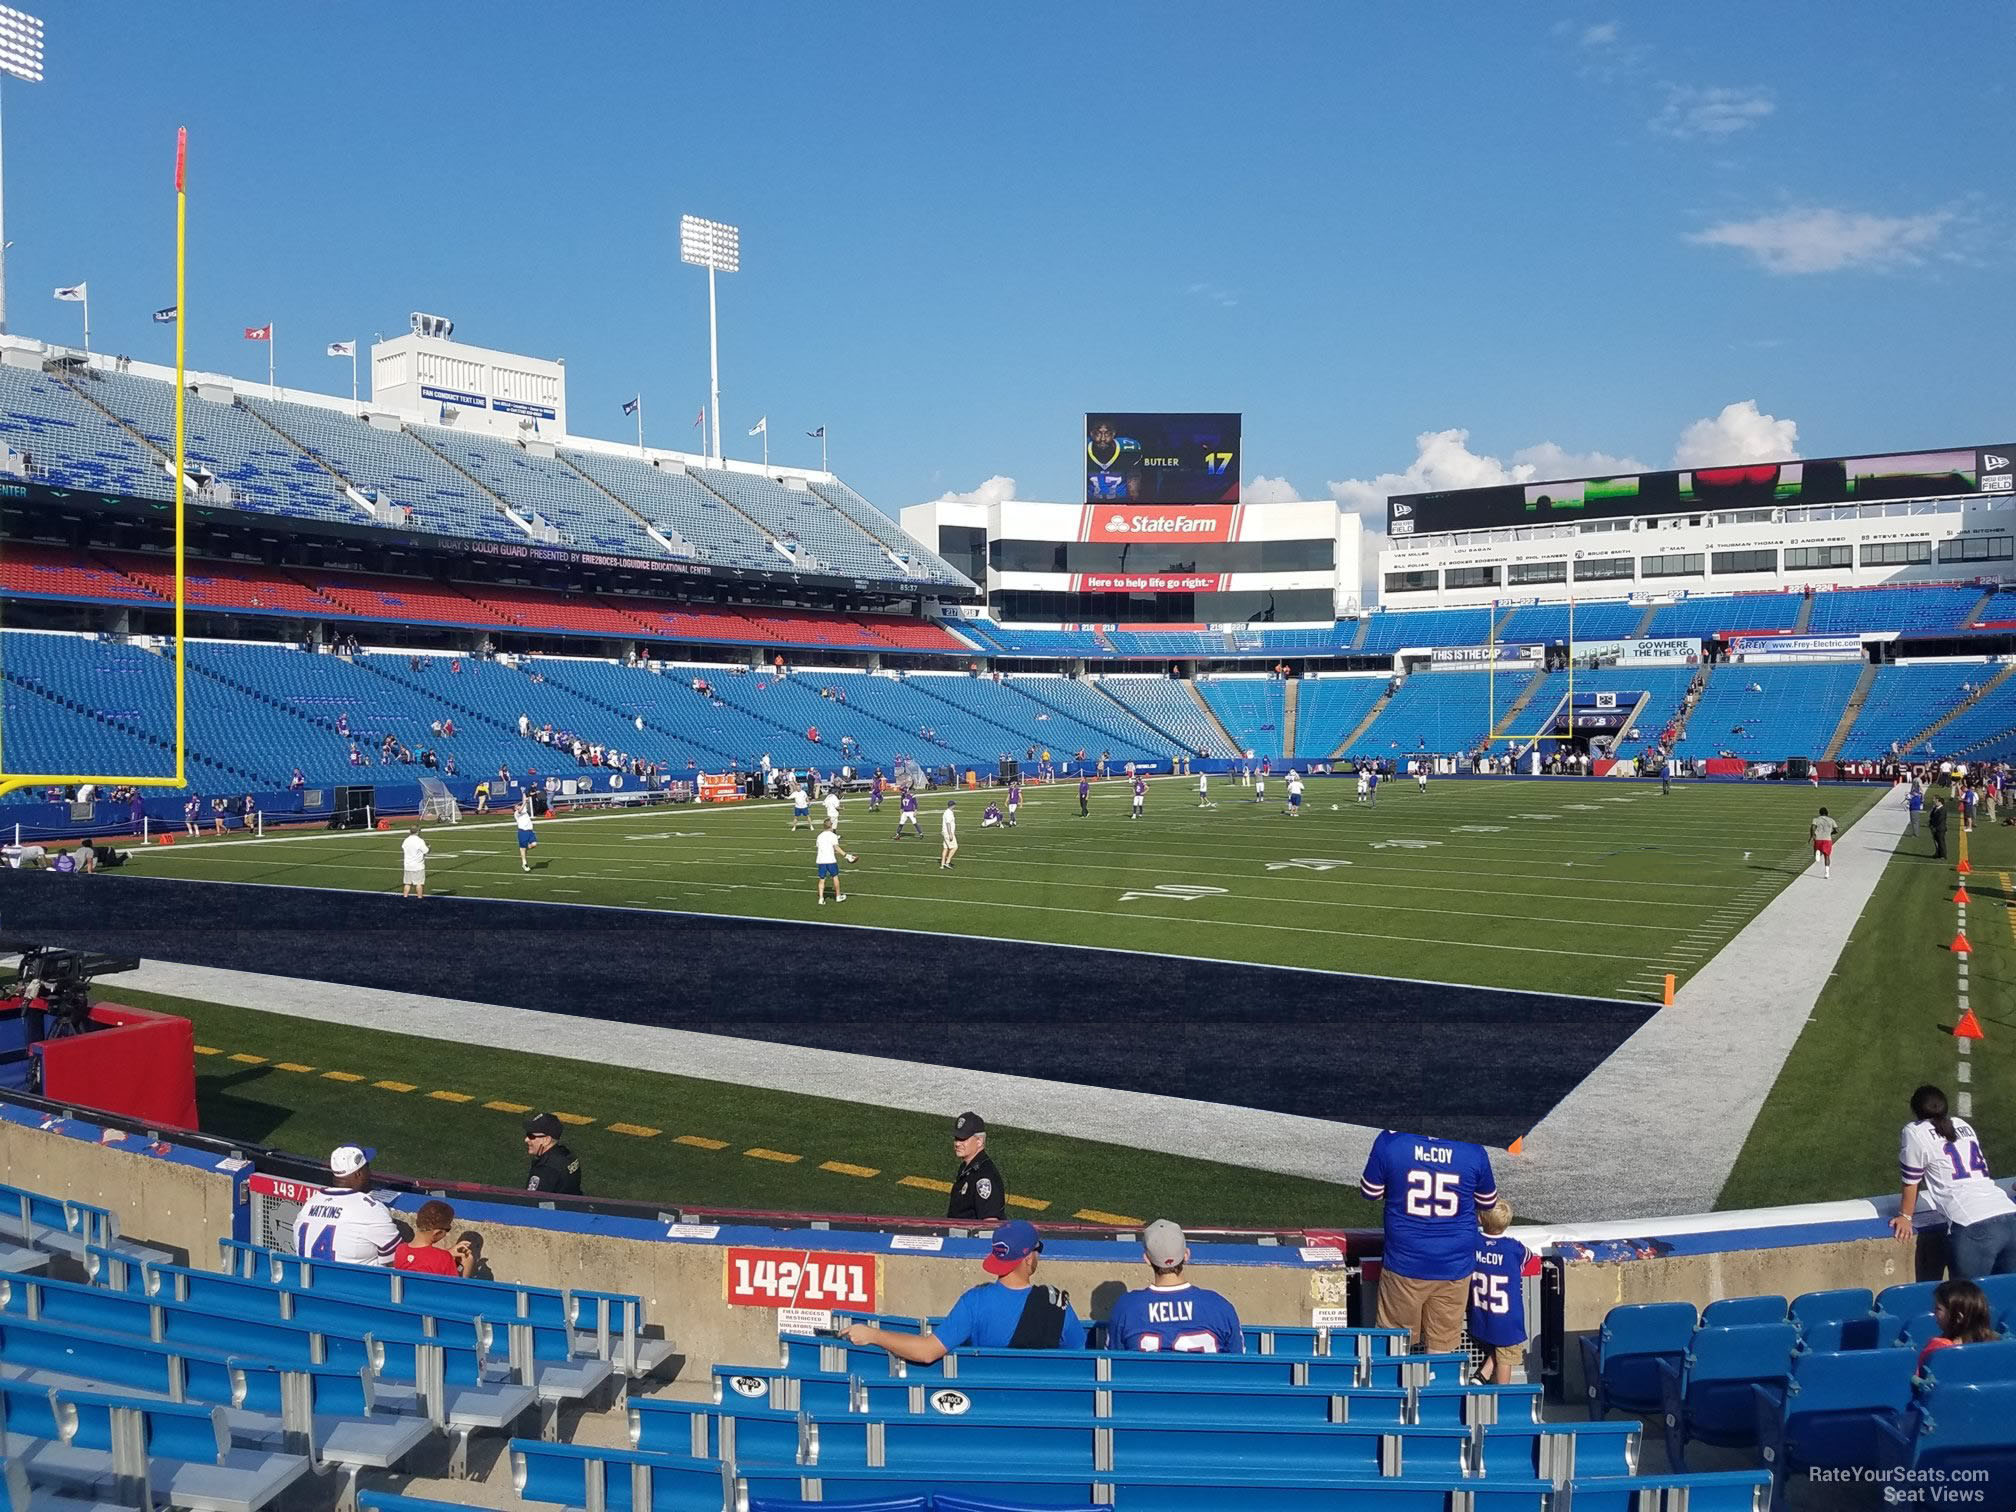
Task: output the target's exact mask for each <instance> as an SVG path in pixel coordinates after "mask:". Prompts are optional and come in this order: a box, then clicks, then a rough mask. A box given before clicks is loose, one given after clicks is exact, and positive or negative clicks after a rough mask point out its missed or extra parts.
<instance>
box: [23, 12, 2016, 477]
mask: <svg viewBox="0 0 2016 1512" xmlns="http://www.w3.org/2000/svg"><path fill="white" fill-rule="evenodd" d="M44 14H45V16H46V19H47V21H48V45H49V54H50V58H49V73H48V80H47V82H45V83H43V84H41V85H36V86H27V85H18V84H13V83H9V84H8V85H7V86H6V90H5V110H6V124H5V130H6V190H7V211H8V215H7V235H8V236H9V237H10V238H11V239H12V241H13V243H14V245H13V249H12V251H11V252H10V254H9V261H8V283H9V305H10V309H9V316H10V326H11V328H12V329H14V330H16V331H21V332H25V333H27V334H34V335H46V336H50V337H53V338H57V339H63V340H74V339H75V338H76V335H77V326H76V317H77V308H76V306H74V305H62V304H57V303H54V302H52V301H51V300H50V299H49V297H48V294H49V290H50V289H52V288H53V287H55V286H56V285H58V284H68V283H72V282H75V281H78V280H89V282H90V285H91V291H92V317H93V345H94V346H95V347H97V348H99V349H101V350H106V351H123V352H128V353H131V354H133V355H135V356H141V357H149V358H157V359H165V358H166V356H167V354H168V351H169V336H168V332H167V328H166V327H162V326H156V325H153V324H152V323H150V321H149V318H148V317H149V315H150V313H151V312H152V311H153V310H154V309H156V308H157V307H159V306H161V305H165V304H167V303H169V302H170V299H171V297H172V287H171V278H172V254H173V234H172V211H173V200H172V193H171V189H170V165H171V156H172V143H173V135H174V129H175V127H176V126H178V125H184V124H186V125H187V126H188V127H189V128H190V132H191V142H192V147H191V154H192V170H191V171H192V197H191V226H192V231H191V246H192V259H193V261H192V276H191V284H190V292H189V300H188V304H189V336H190V360H191V362H192V364H195V365H200V366H204V367H210V368H221V369H225V370H228V371H234V372H240V373H244V374H247V375H257V376H259V377H262V378H263V376H264V374H263V368H264V366H265V353H264V351H263V349H261V348H258V347H255V346H252V345H251V344H248V343H246V342H245V341H244V340H243V339H242V335H241V332H242V329H243V327H245V326H246V325H251V324H259V323H263V322H265V321H267V320H269V319H270V320H272V321H274V322H275V324H276V327H277V333H278V341H279V346H278V359H279V364H280V377H281V381H282V382H283V383H286V384H290V385H297V386H304V387H320V388H323V389H326V390H329V391H331V392H337V391H347V384H348V382H349V370H348V366H347V364H345V363H341V362H338V361H332V360H330V359H327V358H325V357H323V356H322V355H321V352H322V349H323V347H324V345H325V344H326V343H327V342H328V341H330V340H335V339H341V338H346V337H352V336H354V337H358V338H360V339H362V340H364V341H368V340H369V339H370V338H371V336H372V334H373V333H374V332H385V333H388V334H389V333H392V332H396V331H399V330H402V329H403V328H404V326H405V319H406V314H407V312H408V311H409V310H413V309H423V310H430V311H437V312H440V313H444V314H448V315H450V316H452V317H453V318H454V319H455V320H456V321H457V323H458V335H459V336H461V337H463V338H465V339H468V340H470V341H472V342H478V343H481V344H484V345H492V346H498V347H502V348H506V349H509V350H517V351H524V352H529V353H535V354H540V355H548V356H559V357H564V358H566V360H567V364H568V371H569V385H568V387H569V403H570V407H571V416H572V420H573V424H574V428H575V429H576V430H577V431H582V432H585V433H589V434H601V435H606V436H612V437H622V436H627V435H628V434H629V433H630V427H629V422H627V421H626V420H624V418H623V417H622V415H621V414H620V412H619V407H620V405H621V404H622V402H623V401H624V400H626V399H628V398H629V397H630V395H631V394H632V392H634V391H638V390H641V391H642V393H643V394H644V398H645V405H646V414H647V418H648V420H649V422H650V423H649V437H648V439H650V440H652V441H653V442H655V443H657V444H661V445H667V446H684V445H689V444H691V443H692V441H693V439H694V438H695V437H697V435H698V432H696V431H694V430H692V429H691V428H690V427H691V422H692V419H693V416H694V414H695V411H696V410H697V409H698V407H699V406H700V405H701V404H702V403H703V402H704V400H705V393H706V384H707V353H706V290H705V280H704V278H703V277H702V276H701V275H700V274H699V273H698V272H697V271H695V270H691V269H687V268H684V267H682V266H681V265H680V264H679V262H678V248H677V225H678V217H679V215H680V213H681V212H691V213H696V214H701V215H707V216H711V217H714V218H718V219H722V220H730V221H735V222H737V223H739V224H740V225H741V226H742V228H743V248H744V251H743V271H742V272H741V273H739V274H736V275H733V276H731V277H727V278H724V279H723V281H722V286H721V288H722V361H723V376H722V386H723V405H722V409H723V420H724V427H723V429H724V436H725V437H729V438H732V441H730V450H731V451H734V450H737V449H739V450H740V451H741V452H742V453H743V454H744V455H750V456H753V455H755V454H756V447H757V445H758V443H757V442H755V441H753V440H749V439H747V438H746V437H745V436H744V432H745V431H746V429H747V428H748V426H749V425H750V424H752V423H753V422H754V421H755V419H756V417H757V416H758V415H761V414H766V413H767V414H768V415H769V417H770V420H771V428H772V433H773V442H774V445H773V453H772V454H773V457H774V458H775V459H777V460H780V461H787V462H797V463H816V462H817V460H818V444H817V443H816V442H813V441H808V440H805V439H804V437H803V432H805V431H807V430H810V429H812V428H813V427H815V426H818V425H821V424H824V425H827V426H829V427H830V428H831V433H832V438H833V462H834V466H835V468H836V470H838V471H839V472H840V473H841V474H842V475H843V476H844V477H846V478H848V479H849V480H850V481H851V482H853V483H854V484H855V485H856V486H857V487H859V488H861V489H862V490H863V491H864V492H865V493H866V494H867V495H868V496H869V497H870V498H872V499H874V500H875V501H876V502H877V503H879V504H881V505H882V506H883V507H884V508H886V509H889V510H891V511H892V512H893V511H894V510H896V509H899V508H901V507H902V506H903V505H905V504H908V503H912V502H915V501H917V500H919V499H925V498H930V497H935V496H937V495H938V494H940V493H941V492H945V491H948V490H971V489H974V488H976V487H979V486H982V485H983V484H984V483H985V482H986V480H988V479H990V478H1012V479H1015V480H1017V488H1018V491H1019V493H1020V494H1021V495H1022V496H1023V497H1031V498H1070V497H1074V496H1075V495H1074V489H1075V488H1076V487H1077V480H1078V477H1079V472H1078V466H1077V463H1078V441H1077V436H1078V429H1077V427H1078V423H1079V416H1080V414H1081V413H1082V411H1084V410H1085V409H1087V408H1114V409H1186V408H1188V409H1203V410H1224V409H1236V410H1243V411H1244V412H1245V414H1246V459H1245V471H1246V473H1247V475H1248V478H1249V479H1254V478H1257V477H1264V478H1265V479H1266V480H1268V481H1266V482H1264V483H1261V484H1259V485H1258V487H1259V488H1260V489H1261V490H1262V491H1264V492H1266V493H1268V494H1273V495H1280V494H1285V493H1286V492H1288V491H1289V490H1293V491H1294V492H1295V493H1298V494H1299V495H1300V496H1302V497H1319V498H1320V497H1324V496H1326V495H1327V494H1329V493H1336V494H1337V495H1338V496H1340V497H1343V498H1345V499H1346V500H1347V501H1349V502H1352V503H1354V504H1367V503H1369V502H1370V501H1371V500H1372V499H1373V498H1375V497H1376V496H1377V495H1378V494H1380V493H1381V492H1383V491H1384V489H1385V488H1387V487H1405V486H1418V485H1421V484H1424V483H1426V484H1464V483H1473V482H1492V481H1498V480H1499V479H1500V478H1502V477H1506V476H1513V475H1516V470H1517V469H1521V468H1523V469H1525V470H1526V471H1528V472H1530V473H1532V474H1534V475H1539V476H1558V475H1560V474H1561V473H1563V472H1573V471H1578V470H1583V469H1584V467H1585V466H1586V467H1588V468H1591V469H1595V470H1600V469H1601V468H1603V467H1605V466H1608V465H1611V463H1612V462H1613V460H1615V459H1623V460H1626V461H1635V462H1642V463H1645V464H1648V465H1655V466H1657V465H1666V464H1669V463H1671V462H1673V461H1674V460H1675V459H1676V455H1678V456H1679V457H1681V458H1683V459H1685V460H1715V459H1734V458H1736V457H1740V456H1742V455H1749V454H1769V455H1780V454H1783V452H1784V451H1785V450H1786V449H1788V448H1792V447H1796V449H1797V450H1798V451H1800V452H1803V453H1805V454H1806V455H1827V454H1836V453H1844V452H1854V451H1860V450H1865V449H1868V450H1896V449H1903V448H1909V447H1918V446H1931V445H1950V444H1963V443H1969V442H1976V441H1982V442H1988V441H2008V440H2012V439H2016V421H2012V418H2011V416H2010V412H2009V404H2008V401H2007V397H2006V396H2007V393H2008V389H2009V379H2008V356H2007V353H2008V351H2009V349H2010V347H2009V331H2008V318H2009V317H2008V310H2009V307H2010V299H2009V294H2008V290H2009V287H2010V272H2011V250H2012V248H2011V243H2012V233H2011V229H2010V225H2009V220H2008V218H2009V217H2010V216H2011V215H2012V214H2016V181H2012V179H2011V176H2010V172H2009V165H2010V162H2011V151H2010V149H2011V146H2012V143H2016V129H2012V109H2011V107H2012V97H2011V87H2010V84H2009V82H2008V81H2009V79H2010V77H2011V75H2012V72H2016V69H2012V67H2011V64H2010V61H2009V60H2010V59H2011V58H2012V57H2016V24H2012V20H2011V18H2012V16H2016V9H2012V7H2010V6H2009V5H2006V4H1995V5H1981V6H1960V7H1951V8H1941V9H1940V10H1939V13H1938V17H1937V22H1936V24H1921V23H1919V22H1915V21H1912V20H1910V19H1908V18H1907V17H1906V16H1904V15H1903V14H1902V13H1899V12H1896V11H1895V10H1894V8H1888V7H1877V6H1843V5H1838V4H1835V5H1825V6H1822V5H1793V4H1787V5H1774V6H1756V5H1740V6H1739V5H1734V4H1722V3H1704V4H1695V5H1689V6H1669V7H1658V8H1654V7H1645V6H1634V7H1630V8H1618V7H1614V6H1608V7H1606V6H1598V7H1594V8H1588V7H1564V8H1556V9H1552V10H1539V9H1531V10H1529V9H1528V8H1525V7H1512V6H1491V7H1486V6H1482V5H1477V6H1472V7H1463V8H1452V9H1449V10H1445V11H1435V12H1433V13H1431V12H1429V11H1426V10H1423V9H1422V8H1419V7H1411V6H1410V7H1388V8H1380V9H1375V8H1371V7H1358V6H1347V5H1343V4H1325V5H1285V4H1267V3H1252V0H1248V3H1241V4H1232V3H1226V4H1221V5H1217V6H1206V5H1196V4H1185V3H1163V4H1156V5H1122V4H1082V3H1081V4H1053V5H1046V4H1030V3H1025V4H1022V5H1017V6H1001V7H979V6H950V5H914V6H913V5H893V4H890V5H867V4H857V5H836V6H823V7H814V6H812V5H809V4H805V5H793V6H783V5H775V6H772V5H765V4H761V3H750V4H745V5H739V6H733V7H729V6H711V7H708V6H691V7H689V6H683V5H672V4H662V5H641V4H639V5H604V6H592V7H591V6H560V7H555V6H550V5H549V6H532V5H527V4H517V3H502V4H491V5H485V6H480V7H477V6H460V7H449V6H420V5H397V6H395V5H390V4H380V5H375V6H370V5H344V6H333V5H322V6H307V5H270V4H268V5H254V4H250V3H247V4H242V5H230V6H227V5H215V4H203V3H178V4H175V5H148V6H142V5H140V4H125V5H118V4H98V5H85V4H78V3H70V0H64V3H58V4H51V5H49V6H48V7H47V8H46V10H45V12H44ZM556 16H558V17H565V18H566V19H565V20H564V22H561V23H559V24H557V25H556V23H555V20H554V18H555V17H556ZM1745 404H1751V405H1754V409H1744V408H1740V407H1739V408H1737V409H1734V410H1729V411H1728V412H1727V413H1725V407H1727V406H1731V405H1737V406H1742V405H1745ZM1697 422H1707V423H1706V424H1705V425H1704V424H1697ZM1690 426H1691V427H1694V429H1693V430H1691V431H1690V430H1689V427H1690ZM1451 432H1465V433H1467V435H1465V436H1460V437H1459V436H1455V435H1452V434H1449V433H1451ZM1423 436H1427V437H1429V438H1430V439H1428V440H1427V441H1426V442H1425V443H1423V442H1418V441H1417V437H1423ZM1683 436H1684V437H1685V438H1686V439H1685V440H1684V442H1683ZM993 486H994V487H995V488H996V489H1000V488H1003V487H1005V486H1006V485H1004V484H1002V483H999V482H997V483H995V484H994V485H993Z"/></svg>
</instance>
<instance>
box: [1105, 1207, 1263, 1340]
mask: <svg viewBox="0 0 2016 1512" xmlns="http://www.w3.org/2000/svg"><path fill="white" fill-rule="evenodd" d="M1141 1254H1142V1257H1143V1258H1144V1259H1146V1260H1147V1262H1148V1268H1149V1269H1150V1270H1152V1271H1153V1272H1154V1273H1155V1280H1154V1283H1153V1284H1152V1285H1149V1286H1145V1287H1143V1288H1141V1290H1139V1291H1130V1292H1128V1293H1127V1294H1126V1295H1125V1296H1124V1297H1122V1298H1120V1300H1119V1301H1117V1302H1115V1303H1114V1304H1113V1312H1112V1315H1111V1316H1110V1317H1109V1318H1108V1320H1107V1323H1106V1338H1107V1344H1108V1347H1110V1348H1113V1349H1139V1350H1146V1351H1148V1352H1150V1353H1153V1352H1154V1351H1156V1350H1165V1349H1166V1350H1174V1351H1175V1352H1176V1353H1178V1354H1244V1353H1245V1352H1246V1334H1245V1330H1243V1329H1242V1328H1241V1327H1240V1326H1239V1314H1238V1312H1237V1311H1236V1310H1234V1308H1233V1306H1232V1304H1231V1303H1230V1302H1228V1301H1227V1300H1226V1299H1225V1298H1224V1297H1222V1296H1220V1295H1219V1294H1218V1293H1217V1292H1214V1291H1206V1290H1205V1289H1204V1288H1203V1287H1201V1286H1192V1285H1191V1284H1190V1283H1189V1282H1188V1281H1185V1280H1184V1279H1183V1267H1184V1266H1185V1265H1187V1264H1189V1263H1190V1243H1189V1241H1188V1240H1187V1239H1185V1238H1184V1237H1183V1230H1182V1229H1180V1228H1178V1227H1177V1226H1176V1225H1175V1224H1173V1223H1171V1222H1170V1221H1169V1220H1168V1219H1167V1218H1157V1219H1156V1220H1155V1221H1154V1222H1153V1223H1151V1224H1149V1225H1148V1227H1146V1228H1145V1229H1143V1230H1141Z"/></svg>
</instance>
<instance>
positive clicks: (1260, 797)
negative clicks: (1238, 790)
mask: <svg viewBox="0 0 2016 1512" xmlns="http://www.w3.org/2000/svg"><path fill="white" fill-rule="evenodd" d="M1253 801H1254V802H1255V803H1265V802H1266V801H1267V774H1266V773H1265V772H1263V771H1260V770H1259V769H1258V768H1255V769H1254V772H1253Z"/></svg>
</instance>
